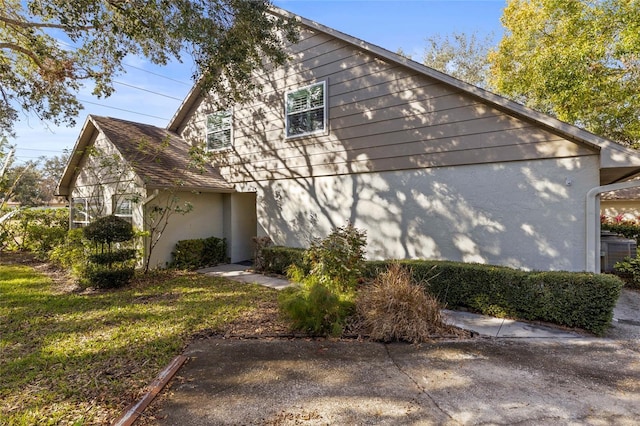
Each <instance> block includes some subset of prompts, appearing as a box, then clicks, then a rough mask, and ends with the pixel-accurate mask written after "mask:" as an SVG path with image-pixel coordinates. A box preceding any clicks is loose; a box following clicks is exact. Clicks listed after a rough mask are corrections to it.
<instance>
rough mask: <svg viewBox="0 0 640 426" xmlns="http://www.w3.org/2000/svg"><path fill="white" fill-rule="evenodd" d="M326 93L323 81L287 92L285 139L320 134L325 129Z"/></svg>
mask: <svg viewBox="0 0 640 426" xmlns="http://www.w3.org/2000/svg"><path fill="white" fill-rule="evenodd" d="M326 93H327V90H326V82H324V81H321V82H319V83H315V84H311V85H309V86H305V87H302V88H300V89H297V90H293V91H291V92H287V94H286V99H285V103H286V114H287V118H286V120H287V122H286V132H287V137H295V136H304V135H310V134H313V133H322V132H324V131H325V130H326V129H327V96H326Z"/></svg>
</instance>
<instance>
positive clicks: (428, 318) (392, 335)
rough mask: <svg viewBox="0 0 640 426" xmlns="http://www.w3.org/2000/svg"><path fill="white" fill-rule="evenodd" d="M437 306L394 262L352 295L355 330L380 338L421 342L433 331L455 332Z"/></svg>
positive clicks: (438, 304)
mask: <svg viewBox="0 0 640 426" xmlns="http://www.w3.org/2000/svg"><path fill="white" fill-rule="evenodd" d="M441 309H442V306H441V305H440V303H439V302H438V300H437V299H436V298H435V297H434V296H432V295H431V294H428V293H425V291H424V289H423V286H421V285H420V284H419V283H417V282H415V281H414V280H413V278H412V274H411V271H410V270H409V269H408V268H405V267H403V266H401V265H400V264H398V263H393V264H391V265H390V266H389V268H388V269H387V270H386V271H384V272H382V273H380V274H379V275H378V276H377V277H376V278H375V280H374V281H373V282H372V283H371V284H369V285H367V286H365V287H363V288H361V289H360V291H359V292H358V296H357V298H356V312H357V315H358V320H359V322H360V324H359V327H358V328H359V330H360V331H361V332H362V333H363V334H366V335H368V336H369V337H370V338H371V339H373V340H379V341H383V342H390V341H408V342H411V343H421V342H425V341H427V340H429V338H431V337H433V336H434V335H446V334H455V331H454V330H455V328H454V327H452V326H449V325H447V324H445V323H444V322H443V320H442V316H441V314H440V310H441Z"/></svg>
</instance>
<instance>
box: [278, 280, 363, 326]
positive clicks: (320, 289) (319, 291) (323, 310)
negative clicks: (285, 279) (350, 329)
mask: <svg viewBox="0 0 640 426" xmlns="http://www.w3.org/2000/svg"><path fill="white" fill-rule="evenodd" d="M349 296H352V295H349ZM349 296H348V295H345V294H336V293H335V292H334V291H333V290H332V289H330V288H328V287H326V286H325V285H324V284H322V283H319V282H317V281H315V282H307V283H305V285H299V286H296V287H289V288H286V289H284V290H283V291H282V292H281V293H280V294H279V295H278V302H279V305H280V308H281V310H282V312H283V314H284V317H285V319H287V320H288V321H290V323H291V327H292V328H293V329H294V330H299V331H303V332H305V333H308V334H310V335H332V336H339V335H341V334H342V330H343V329H344V321H345V319H346V318H347V317H348V316H349V315H351V313H352V312H353V309H354V303H353V297H349Z"/></svg>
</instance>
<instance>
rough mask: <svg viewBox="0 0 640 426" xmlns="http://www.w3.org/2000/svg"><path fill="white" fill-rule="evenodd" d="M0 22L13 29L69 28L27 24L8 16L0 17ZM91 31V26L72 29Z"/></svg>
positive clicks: (65, 27)
mask: <svg viewBox="0 0 640 426" xmlns="http://www.w3.org/2000/svg"><path fill="white" fill-rule="evenodd" d="M0 22H4V23H5V24H7V25H11V26H13V27H20V28H55V29H59V30H67V29H69V26H67V25H62V24H51V23H48V22H27V21H21V20H18V19H13V18H9V17H8V16H4V15H0ZM92 29H94V27H92V26H80V27H74V30H81V31H85V30H86V31H89V30H92Z"/></svg>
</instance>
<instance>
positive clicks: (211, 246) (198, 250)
mask: <svg viewBox="0 0 640 426" xmlns="http://www.w3.org/2000/svg"><path fill="white" fill-rule="evenodd" d="M171 255H172V256H173V259H172V261H171V263H170V264H169V266H170V267H172V268H176V269H198V268H204V267H207V266H215V265H217V264H219V263H224V262H225V261H226V256H227V242H226V240H225V239H224V238H217V237H209V238H203V239H194V240H180V241H178V242H177V243H176V246H175V248H174V250H173V252H171Z"/></svg>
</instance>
